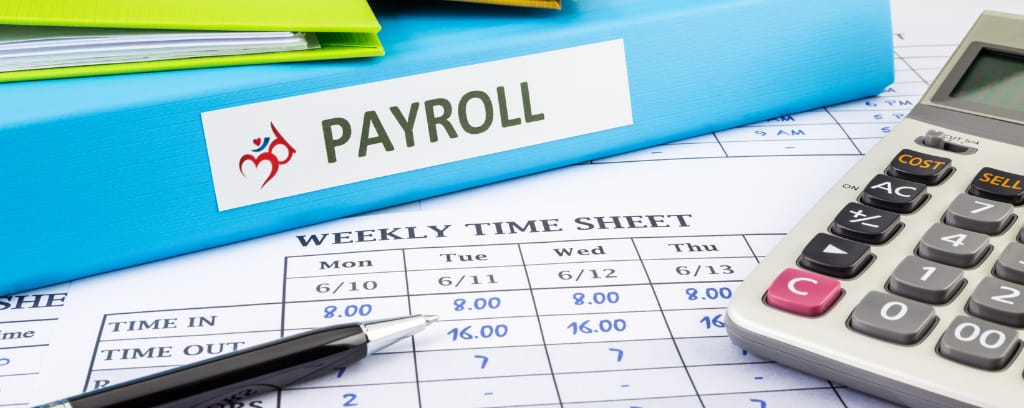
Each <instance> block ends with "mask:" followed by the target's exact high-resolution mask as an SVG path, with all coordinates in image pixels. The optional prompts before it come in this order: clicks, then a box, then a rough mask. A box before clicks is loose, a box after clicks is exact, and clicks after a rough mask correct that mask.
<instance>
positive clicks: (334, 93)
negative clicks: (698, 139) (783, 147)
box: [0, 0, 893, 294]
mask: <svg viewBox="0 0 1024 408" xmlns="http://www.w3.org/2000/svg"><path fill="white" fill-rule="evenodd" d="M377 14H378V17H379V20H380V23H381V25H382V27H383V30H382V32H381V35H380V37H381V41H382V43H383V44H384V46H385V49H386V51H387V55H386V56H384V57H380V58H367V59H361V60H348V61H337V62H315V63H295V64H277V65H265V66H246V67H231V68H216V69H199V70H187V71H175V72H158V73H146V74H132V75H119V76H106V77H92V78H77V79H62V80H51V81H36V82H23V83H10V84H2V85H0V112H2V113H0V145H2V146H3V147H4V153H5V158H4V160H3V161H2V164H0V169H2V171H0V173H2V174H3V176H2V178H0V191H3V194H4V199H3V200H0V214H2V217H3V225H4V227H3V228H2V229H0V259H2V265H3V266H2V273H0V294H6V293H12V292H16V291H21V290H25V289H29V288H34V287H40V286H44V285H47V284H52V283H57V282H61V281H66V280H70V279H75V278H80V277H84V276H88V275H91V274H96V273H100V272H105V271H110V270H114V269H118V268H122V267H127V266H131V265H135V264H139V263H144V262H148V261H153V260H157V259H161V258H166V257H170V256H174V255H178V254H183V253H187V252H191V251H196V250H201V249H204V248H209V247H213V246H217V245H222V244H227V243H231V242H235V241H239V240H243V239H248V238H252V237H257V236H261V235H265V234H269V233H273V232H278V231H282V230H285V229H290V228H295V227H299V226H303V225H309V224H313V223H317V222H322V221H325V220H329V219H333V218H338V217H344V216H348V215H352V214H357V213H360V212H364V211H368V210H373V209H377V208H381V207H385V206H390V205H394V204H399V203H403V202H408V201H412V200H417V199H421V198H425V197H428V196H433V195H438V194H443V193H447V192H452V191H456V190H460V189H465V188H469V187H473V186H477V185H481V184H484V183H491V182H495V181H499V180H503V179H508V178H512V177H517V176H522V175H526V174H530V173H535V172H539V171H543V170H547V169H552V168H556V167H559V166H564V165H569V164H573V163H577V162H581V161H585V160H590V159H595V158H599V157H603V156H609V155H613V154H618V153H623V152H626V151H630V150H635V149H639V148H643V147H648V146H652V145H657V144H661V143H665V142H669V141H672V140H677V139H680V138H684V137H688V136H694V135H700V134H706V133H708V132H711V131H715V130H719V129H723V128H728V127H733V126H736V125H741V124H745V123H750V122H753V121H757V120H763V119H767V118H771V117H776V116H779V115H782V114H787V113H792V112H797V111H802V110H807V109H812V108H816V107H820V106H823V105H827V104H833V103H837V102H841V101H846V100H850V99H855V98H858V97H863V96H866V95H871V94H874V93H876V92H879V91H880V90H882V89H883V87H884V86H885V85H887V84H889V83H890V82H891V81H892V79H893V58H892V55H893V54H892V37H891V35H892V34H891V27H890V23H889V6H888V2H887V1H885V0H864V1H858V2H849V1H839V0H835V1H813V2H808V1H804V0H728V1H726V0H693V1H678V0H586V1H579V2H568V3H566V4H565V7H564V9H563V10H562V11H560V12H554V11H542V10H508V9H493V8H487V7H473V6H466V5H460V4H432V5H431V7H429V8H428V7H417V8H404V9H399V10H377ZM520 75H522V76H520ZM559 98H568V99H559ZM572 98H575V99H572ZM574 101H575V102H574ZM392 108H394V109H392ZM396 110H397V111H396ZM414 115H415V116H416V117H415V118H413V116H414ZM414 123H415V125H413V124H414ZM406 130H408V132H407V131H406ZM531 138H532V139H531ZM224 152H227V153H224ZM332 156H333V157H332ZM332 159H333V160H332ZM303 166H305V167H303ZM347 166H353V167H347ZM360 166H362V167H360ZM353 169H358V171H357V170H353ZM225 180H226V181H225ZM232 183H235V184H237V185H232ZM232 189H234V190H232Z"/></svg>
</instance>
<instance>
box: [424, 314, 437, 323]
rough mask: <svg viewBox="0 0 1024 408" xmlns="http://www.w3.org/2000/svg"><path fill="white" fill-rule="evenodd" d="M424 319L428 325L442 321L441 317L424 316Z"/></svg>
mask: <svg viewBox="0 0 1024 408" xmlns="http://www.w3.org/2000/svg"><path fill="white" fill-rule="evenodd" d="M423 318H424V319H426V320H427V323H433V322H436V321H438V320H441V316H438V315H423Z"/></svg>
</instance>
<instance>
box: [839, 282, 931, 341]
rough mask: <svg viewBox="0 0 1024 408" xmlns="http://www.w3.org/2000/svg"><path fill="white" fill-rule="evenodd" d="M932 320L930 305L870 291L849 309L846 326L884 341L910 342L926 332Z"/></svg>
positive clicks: (917, 339)
mask: <svg viewBox="0 0 1024 408" xmlns="http://www.w3.org/2000/svg"><path fill="white" fill-rule="evenodd" d="M935 319H936V317H935V308H933V307H931V306H928V305H926V304H923V303H918V302H916V301H913V300H910V299H904V298H901V297H899V296H896V295H891V294H888V293H883V292H878V291H873V292H871V293H868V294H867V296H864V299H862V300H861V301H860V303H858V304H857V306H856V307H854V308H853V313H851V314H850V328H851V329H853V330H855V331H858V332H860V333H863V334H866V335H868V336H871V337H875V338H878V339H882V340H885V341H890V342H893V343H899V344H913V343H917V342H918V341H920V340H921V338H923V337H924V335H925V334H926V333H928V330H929V329H931V328H932V325H934V324H935Z"/></svg>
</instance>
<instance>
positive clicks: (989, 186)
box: [967, 167, 1024, 205]
mask: <svg viewBox="0 0 1024 408" xmlns="http://www.w3.org/2000/svg"><path fill="white" fill-rule="evenodd" d="M967 193H968V194H971V195H975V196H978V197H984V198H990V199H993V200H996V201H1002V202H1004V203H1010V204H1013V205H1021V204H1022V203H1024V176H1021V175H1018V174H1013V173H1009V172H1005V171H1002V170H996V169H993V168H991V167H984V168H982V169H981V171H979V172H978V175H976V176H974V180H972V181H971V185H970V186H969V187H967Z"/></svg>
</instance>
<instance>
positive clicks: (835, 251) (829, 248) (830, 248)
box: [821, 244, 850, 255]
mask: <svg viewBox="0 0 1024 408" xmlns="http://www.w3.org/2000/svg"><path fill="white" fill-rule="evenodd" d="M821 252H823V253H826V254H835V255H849V254H850V253H849V252H846V251H844V250H842V249H839V248H837V247H836V246H835V245H832V244H828V246H826V247H825V249H824V250H822V251H821Z"/></svg>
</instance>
